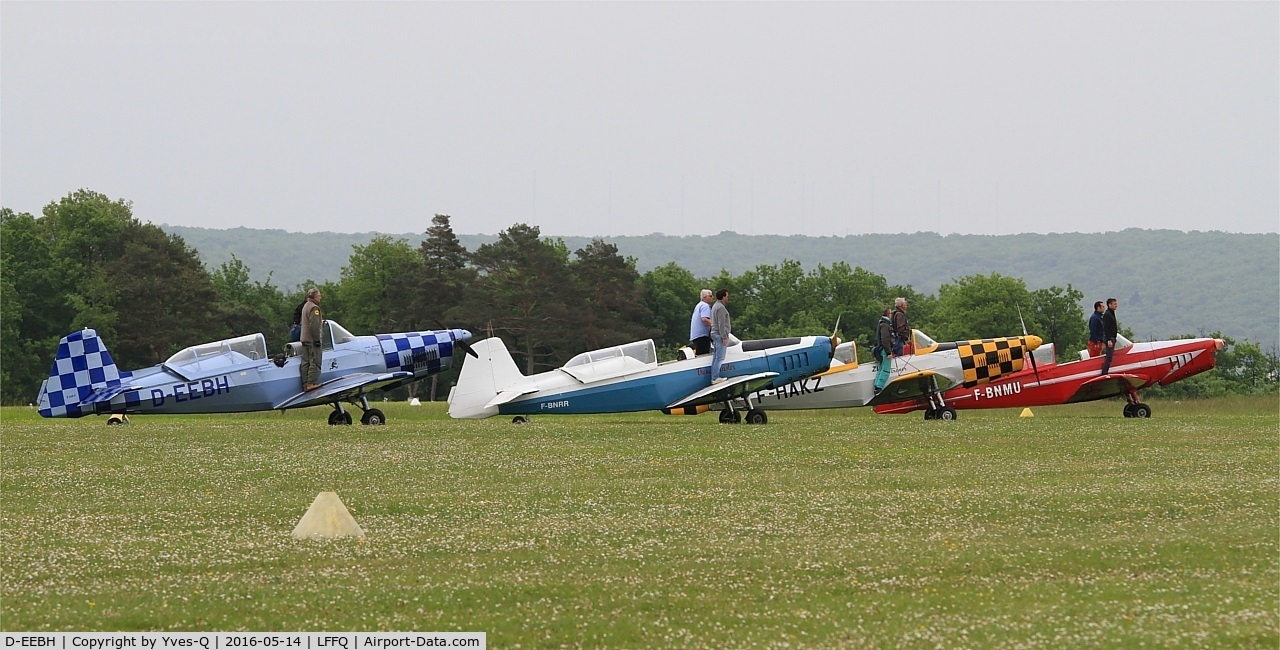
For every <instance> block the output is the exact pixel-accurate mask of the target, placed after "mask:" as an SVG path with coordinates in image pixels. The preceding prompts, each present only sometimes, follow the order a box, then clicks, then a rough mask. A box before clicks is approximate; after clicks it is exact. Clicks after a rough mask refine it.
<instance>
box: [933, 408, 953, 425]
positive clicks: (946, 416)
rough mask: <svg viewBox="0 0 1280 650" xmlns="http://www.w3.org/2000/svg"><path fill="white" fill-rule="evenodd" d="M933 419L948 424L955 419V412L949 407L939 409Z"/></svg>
mask: <svg viewBox="0 0 1280 650" xmlns="http://www.w3.org/2000/svg"><path fill="white" fill-rule="evenodd" d="M933 417H934V418H936V419H938V420H947V421H948V422H950V421H951V420H954V419H956V410H955V409H953V408H951V407H950V406H948V407H946V408H940V409H938V412H937V413H936V414H935V415H934V416H933Z"/></svg>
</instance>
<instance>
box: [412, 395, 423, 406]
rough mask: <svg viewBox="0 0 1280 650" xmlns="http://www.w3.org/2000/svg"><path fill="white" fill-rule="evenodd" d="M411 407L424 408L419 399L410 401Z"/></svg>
mask: <svg viewBox="0 0 1280 650" xmlns="http://www.w3.org/2000/svg"><path fill="white" fill-rule="evenodd" d="M409 406H422V402H419V401H418V398H416V397H415V398H413V399H411V400H409Z"/></svg>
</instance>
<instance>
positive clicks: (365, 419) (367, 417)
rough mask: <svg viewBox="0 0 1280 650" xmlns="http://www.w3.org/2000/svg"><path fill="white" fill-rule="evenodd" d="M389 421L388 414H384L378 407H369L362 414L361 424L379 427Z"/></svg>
mask: <svg viewBox="0 0 1280 650" xmlns="http://www.w3.org/2000/svg"><path fill="white" fill-rule="evenodd" d="M386 423H387V416H385V415H383V414H382V411H379V410H378V409H369V410H368V411H365V412H364V415H362V416H360V424H364V425H368V426H374V427H379V426H382V425H384V424H386Z"/></svg>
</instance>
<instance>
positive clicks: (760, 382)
mask: <svg viewBox="0 0 1280 650" xmlns="http://www.w3.org/2000/svg"><path fill="white" fill-rule="evenodd" d="M836 345H839V339H835V338H834V337H827V336H804V337H796V338H787V339H768V340H762V341H738V340H736V339H732V344H731V345H730V346H729V348H728V350H727V351H726V354H725V360H724V364H723V365H722V366H721V372H722V375H723V376H724V377H725V378H726V379H725V381H724V382H722V383H717V384H712V383H711V355H703V356H700V357H694V358H687V359H679V360H676V361H667V362H665V363H658V355H657V351H656V349H655V348H654V344H653V340H652V339H648V340H644V341H637V342H635V343H628V344H626V345H619V346H614V347H611V348H604V349H602V350H594V351H591V352H583V353H582V354H579V355H578V356H576V357H574V358H573V359H570V360H569V362H568V363H566V364H565V365H564V366H563V367H561V368H557V369H555V370H552V371H549V372H543V373H539V374H536V375H530V376H527V377H526V376H525V375H523V374H521V372H520V370H519V368H517V367H516V363H515V361H514V360H513V359H512V358H511V353H510V352H508V351H507V348H506V346H505V345H503V343H502V340H501V339H498V338H489V339H485V340H483V341H480V342H479V343H475V344H472V346H471V347H472V348H473V349H474V350H475V352H476V353H477V355H478V356H477V357H476V358H472V359H467V360H466V361H465V362H463V364H462V373H461V375H460V376H459V377H458V384H457V385H456V386H454V387H453V390H451V391H449V415H450V416H452V417H455V418H487V417H492V416H494V415H513V416H515V417H513V418H512V422H516V423H520V422H527V421H528V419H529V418H528V416H529V415H532V414H534V413H547V414H569V413H622V412H626V411H654V410H659V409H684V408H697V407H699V406H702V407H705V406H706V405H708V404H714V403H719V404H721V405H722V408H723V409H724V412H723V413H721V415H720V421H721V422H734V423H736V422H740V421H741V420H742V419H743V418H742V415H741V414H740V413H739V412H738V409H737V406H738V405H742V406H743V407H744V408H745V410H746V421H747V423H748V424H764V423H766V422H767V421H768V418H767V416H766V415H765V412H764V409H762V408H760V407H759V406H757V405H756V404H755V403H754V398H753V397H752V396H751V394H752V393H753V392H755V391H758V390H761V389H764V388H768V387H770V386H775V385H782V384H788V383H791V382H793V381H797V380H800V379H802V378H804V377H808V376H809V375H812V374H813V373H815V372H822V371H824V370H826V369H827V368H828V367H830V364H831V354H832V350H833V348H834V347H835V346H836Z"/></svg>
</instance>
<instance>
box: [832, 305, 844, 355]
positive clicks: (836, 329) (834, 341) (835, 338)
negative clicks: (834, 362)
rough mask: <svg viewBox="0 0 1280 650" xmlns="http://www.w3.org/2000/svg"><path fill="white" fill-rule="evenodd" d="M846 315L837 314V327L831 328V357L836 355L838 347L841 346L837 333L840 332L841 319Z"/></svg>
mask: <svg viewBox="0 0 1280 650" xmlns="http://www.w3.org/2000/svg"><path fill="white" fill-rule="evenodd" d="M841 316H844V314H836V326H835V327H833V328H831V356H833V357H834V356H835V354H836V346H838V345H840V337H839V336H838V335H837V334H836V332H839V331H840V317H841Z"/></svg>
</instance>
